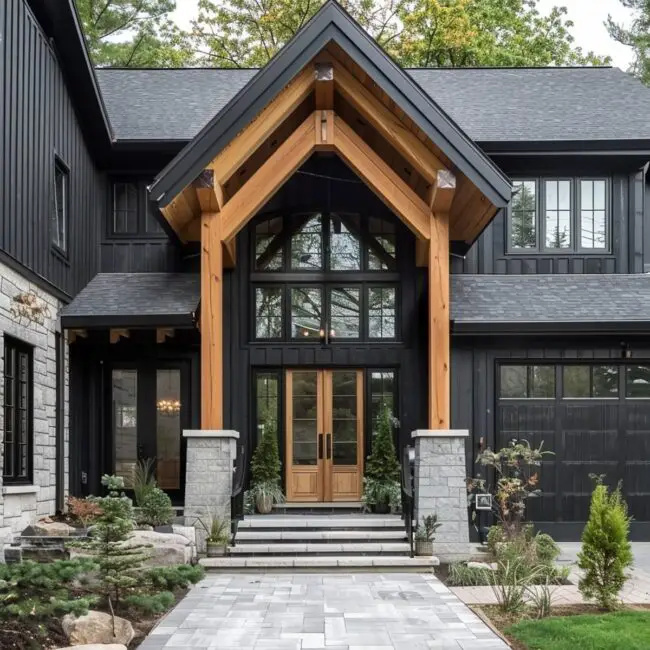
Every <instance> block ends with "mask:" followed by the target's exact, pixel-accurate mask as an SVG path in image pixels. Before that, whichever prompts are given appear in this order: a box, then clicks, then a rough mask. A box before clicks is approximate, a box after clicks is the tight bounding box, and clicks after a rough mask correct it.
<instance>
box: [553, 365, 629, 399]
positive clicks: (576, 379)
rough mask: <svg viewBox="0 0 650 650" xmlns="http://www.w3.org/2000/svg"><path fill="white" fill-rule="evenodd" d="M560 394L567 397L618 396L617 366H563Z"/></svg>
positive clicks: (600, 397)
mask: <svg viewBox="0 0 650 650" xmlns="http://www.w3.org/2000/svg"><path fill="white" fill-rule="evenodd" d="M562 370H563V374H562V384H563V390H562V396H563V397H565V398H569V399H603V398H607V397H610V398H616V397H618V367H617V366H591V365H590V366H564V367H563V369H562Z"/></svg>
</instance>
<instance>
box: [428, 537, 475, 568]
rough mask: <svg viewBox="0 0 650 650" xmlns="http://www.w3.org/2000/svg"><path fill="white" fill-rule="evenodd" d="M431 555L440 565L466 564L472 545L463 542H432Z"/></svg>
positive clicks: (470, 554)
mask: <svg viewBox="0 0 650 650" xmlns="http://www.w3.org/2000/svg"><path fill="white" fill-rule="evenodd" d="M433 554H434V555H435V556H436V557H437V558H438V559H439V560H440V562H441V563H442V564H453V563H454V562H466V561H467V560H469V559H470V558H471V557H472V555H473V553H472V545H471V544H469V543H467V544H465V543H464V542H456V543H454V542H433Z"/></svg>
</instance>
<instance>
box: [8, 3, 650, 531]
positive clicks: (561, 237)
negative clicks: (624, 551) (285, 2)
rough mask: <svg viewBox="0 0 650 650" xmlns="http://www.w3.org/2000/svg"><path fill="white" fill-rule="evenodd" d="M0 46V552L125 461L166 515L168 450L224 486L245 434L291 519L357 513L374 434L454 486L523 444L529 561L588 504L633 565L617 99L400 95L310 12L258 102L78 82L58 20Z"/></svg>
mask: <svg viewBox="0 0 650 650" xmlns="http://www.w3.org/2000/svg"><path fill="white" fill-rule="evenodd" d="M0 30H2V34H3V39H2V42H1V44H0V53H1V54H2V56H3V58H2V60H1V61H0V84H1V85H2V89H3V102H2V103H1V104H0V152H1V155H2V167H1V169H0V210H1V215H2V217H1V218H2V224H1V227H0V279H1V282H2V284H1V285H0V300H1V302H0V334H2V335H3V339H4V345H3V350H4V354H3V359H4V361H3V367H2V371H3V373H4V378H5V381H4V382H3V386H2V388H1V389H0V390H2V391H3V392H0V398H1V399H2V403H3V405H4V409H3V414H2V420H1V421H2V428H1V430H2V440H3V445H0V448H1V449H2V465H3V471H2V484H1V487H2V493H1V495H0V542H1V541H2V539H3V537H4V539H5V541H7V540H9V539H10V538H11V536H12V535H13V534H14V533H16V532H18V531H19V530H21V528H22V527H24V525H25V524H26V523H29V522H30V521H31V520H33V519H34V518H36V517H38V516H42V515H46V514H50V513H53V512H54V511H55V510H57V509H62V508H63V507H64V500H65V497H66V495H67V494H73V495H80V496H81V495H88V494H93V493H97V492H98V491H99V490H100V479H101V476H102V475H103V474H105V473H116V474H118V475H122V476H125V477H128V476H130V473H131V472H132V469H133V467H134V465H135V464H136V463H137V462H138V460H142V459H146V458H151V459H155V464H156V475H157V480H158V483H159V485H160V486H161V487H162V488H163V489H165V490H166V491H168V492H169V494H170V496H171V497H172V499H173V501H174V502H175V504H176V505H178V506H179V507H180V506H182V505H183V500H184V489H185V483H186V479H187V477H186V443H185V440H184V438H183V435H182V432H183V430H186V429H192V430H196V429H219V430H234V431H237V432H239V442H238V446H239V450H240V456H239V457H240V459H250V454H251V453H252V450H253V449H254V448H255V445H256V443H257V441H258V439H259V435H260V431H261V430H262V427H263V426H265V423H267V422H268V420H269V418H271V419H272V420H273V425H274V426H275V427H276V430H277V431H278V442H279V447H280V453H281V458H282V462H283V488H284V491H285V494H286V495H287V500H288V501H290V502H302V503H315V502H330V501H341V502H356V501H358V500H359V498H360V496H361V490H362V478H363V469H364V462H365V458H366V457H367V455H368V453H369V451H370V449H371V446H372V438H373V430H374V429H375V424H376V421H377V418H378V416H379V410H380V407H381V405H382V404H383V403H388V404H389V405H390V406H391V409H392V411H393V413H394V415H395V417H396V418H397V420H398V421H399V425H398V426H396V428H395V442H396V445H397V448H398V450H399V452H400V454H401V452H402V450H403V449H404V448H405V447H406V446H407V445H409V444H411V432H412V431H415V430H418V429H443V430H444V429H467V430H469V431H470V436H469V438H468V442H467V445H466V464H467V474H468V476H473V475H476V474H477V473H479V472H480V469H479V468H477V466H476V464H475V460H476V456H477V454H478V453H479V452H480V451H481V450H482V449H484V448H486V447H491V448H499V447H502V446H504V445H506V444H508V442H509V441H510V440H511V439H513V438H519V439H521V438H524V439H527V440H529V441H530V442H531V444H534V445H539V444H542V443H543V445H544V449H546V450H548V451H551V452H553V453H552V455H549V456H546V457H545V460H544V463H543V466H542V468H541V470H540V487H541V490H542V493H541V496H540V497H539V498H538V499H535V500H534V502H532V505H531V506H530V512H529V518H530V519H531V520H532V521H534V522H535V524H536V525H537V526H538V527H540V528H542V529H545V530H548V531H549V532H551V533H552V534H553V535H554V536H556V538H558V539H577V538H578V536H579V534H580V532H581V530H582V527H583V525H584V521H585V520H586V517H587V513H588V506H589V497H590V494H591V490H592V487H593V481H592V479H591V478H590V475H592V474H597V475H603V474H604V475H605V477H606V481H607V482H608V483H609V484H612V485H614V484H616V483H618V482H619V481H621V482H622V486H623V492H624V494H625V497H626V499H627V502H628V505H629V509H630V514H631V515H632V516H633V517H634V522H633V524H632V531H633V535H634V536H635V537H638V538H643V537H644V536H646V537H647V532H648V530H649V529H650V505H648V503H649V497H650V343H649V342H648V333H650V277H649V276H648V275H647V273H646V271H647V270H648V268H649V267H650V224H649V223H648V221H649V219H650V205H648V203H647V198H648V196H650V195H649V194H648V184H647V178H646V172H647V166H648V162H649V161H650V121H648V117H647V116H648V115H649V114H650V91H648V90H647V89H646V88H645V87H643V86H642V85H641V84H640V83H639V82H638V81H636V80H634V79H632V78H631V77H629V76H628V75H626V74H625V73H623V72H621V71H620V70H618V69H615V68H534V69H528V68H518V69H508V68H501V69H488V68H479V69H413V70H402V69H400V68H399V67H397V66H396V65H395V64H394V63H393V62H392V61H391V60H390V59H389V58H388V57H387V56H386V55H385V54H384V53H383V52H382V51H381V50H380V49H379V48H378V47H377V46H376V45H375V44H374V43H373V42H372V41H371V40H370V39H368V37H367V36H365V34H364V33H363V32H362V31H361V29H360V28H359V27H358V26H357V25H356V24H355V23H354V22H353V21H352V20H351V19H350V18H349V16H347V14H345V13H344V12H343V11H342V10H341V9H340V7H338V5H336V4H335V3H327V4H326V5H325V6H324V8H323V9H322V10H321V11H320V12H319V13H318V14H317V15H316V16H315V18H314V19H313V20H312V21H310V23H308V25H306V26H305V28H304V29H303V30H302V31H301V32H300V33H299V34H297V35H296V37H295V38H294V39H293V40H292V41H291V42H290V43H289V44H288V45H287V46H286V47H285V48H284V49H283V50H282V51H281V52H280V53H279V54H278V55H277V56H276V57H275V58H274V59H273V60H272V61H271V62H270V63H269V64H268V65H267V66H266V67H265V68H263V69H262V70H259V71H257V70H225V69H223V70H218V69H176V70H124V69H93V68H92V66H91V65H90V62H89V59H88V55H87V53H86V50H85V46H84V43H83V38H82V35H81V31H80V26H79V21H78V18H77V16H76V14H75V10H74V7H73V4H72V0H64V1H63V0H62V1H57V2H54V1H53V0H8V1H7V2H4V3H2V5H1V6H0ZM323 450H325V451H323ZM324 456H327V461H328V462H321V461H323V460H324ZM242 462H243V461H242ZM468 522H469V519H468ZM468 525H469V524H468Z"/></svg>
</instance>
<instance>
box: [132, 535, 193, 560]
mask: <svg viewBox="0 0 650 650" xmlns="http://www.w3.org/2000/svg"><path fill="white" fill-rule="evenodd" d="M127 545H128V546H139V545H144V546H149V548H146V549H142V550H143V551H144V552H146V553H147V554H148V555H149V557H148V558H147V560H145V562H144V565H145V566H171V565H174V564H191V563H192V560H193V559H194V557H195V555H196V545H195V544H192V542H191V541H190V540H189V539H188V538H187V537H185V536H184V535H177V534H175V533H157V532H154V531H149V530H136V531H135V532H134V533H133V535H132V536H131V537H130V539H129V541H128V542H127Z"/></svg>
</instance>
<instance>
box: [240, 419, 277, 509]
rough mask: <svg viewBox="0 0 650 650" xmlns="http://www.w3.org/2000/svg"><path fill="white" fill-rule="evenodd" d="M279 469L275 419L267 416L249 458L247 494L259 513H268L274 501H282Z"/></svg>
mask: <svg viewBox="0 0 650 650" xmlns="http://www.w3.org/2000/svg"><path fill="white" fill-rule="evenodd" d="M280 469H281V463H280V453H279V451H278V436H277V431H276V427H275V420H274V418H272V417H267V418H265V423H264V426H263V427H262V438H261V440H260V442H259V444H258V445H257V448H256V449H255V451H254V453H253V457H252V459H251V487H250V490H249V491H248V495H247V497H248V499H250V500H252V501H253V502H254V503H255V506H256V508H257V511H258V512H259V513H260V514H268V513H269V512H271V510H272V509H273V504H274V503H282V502H283V501H284V494H283V493H282V488H281V487H280Z"/></svg>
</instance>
